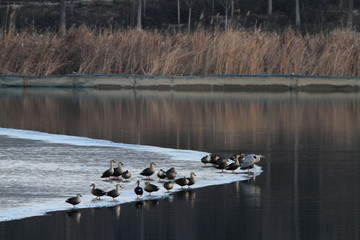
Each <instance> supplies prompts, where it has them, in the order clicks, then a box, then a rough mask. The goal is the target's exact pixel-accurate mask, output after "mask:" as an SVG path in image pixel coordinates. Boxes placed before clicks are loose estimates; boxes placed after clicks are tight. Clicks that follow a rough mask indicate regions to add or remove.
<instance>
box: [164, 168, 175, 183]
mask: <svg viewBox="0 0 360 240" xmlns="http://www.w3.org/2000/svg"><path fill="white" fill-rule="evenodd" d="M176 174H177V171H176V170H175V168H174V167H172V168H170V169H169V170H167V171H166V177H167V179H169V180H173V179H175V178H176Z"/></svg>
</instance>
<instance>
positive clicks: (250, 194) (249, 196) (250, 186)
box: [240, 179, 261, 206]
mask: <svg viewBox="0 0 360 240" xmlns="http://www.w3.org/2000/svg"><path fill="white" fill-rule="evenodd" d="M240 191H241V195H242V196H243V197H244V199H245V200H249V204H250V205H252V206H260V202H261V200H260V196H261V188H260V187H259V186H256V185H255V184H254V182H253V180H250V179H249V180H248V181H243V182H241V183H240Z"/></svg>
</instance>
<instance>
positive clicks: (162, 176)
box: [157, 169, 166, 182]
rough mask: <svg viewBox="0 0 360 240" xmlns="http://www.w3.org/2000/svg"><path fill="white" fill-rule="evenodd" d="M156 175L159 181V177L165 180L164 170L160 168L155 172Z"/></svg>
mask: <svg viewBox="0 0 360 240" xmlns="http://www.w3.org/2000/svg"><path fill="white" fill-rule="evenodd" d="M157 176H158V178H159V182H160V181H161V179H163V180H164V181H165V178H166V172H165V171H164V170H162V169H160V170H159V172H158V173H157Z"/></svg>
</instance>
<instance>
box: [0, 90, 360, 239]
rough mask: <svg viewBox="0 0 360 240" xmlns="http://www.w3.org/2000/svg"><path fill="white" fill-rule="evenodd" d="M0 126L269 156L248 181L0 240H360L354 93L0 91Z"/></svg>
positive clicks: (5, 232)
mask: <svg viewBox="0 0 360 240" xmlns="http://www.w3.org/2000/svg"><path fill="white" fill-rule="evenodd" d="M0 127H3V128H16V129H27V130H36V131H41V132H48V133H58V134H65V135H75V136H84V137H89V138H96V139H108V140H111V141H114V142H122V143H131V144H132V143H134V144H144V145H153V146H161V147H170V148H179V149H192V150H201V151H206V152H212V153H216V154H220V155H223V156H225V157H230V156H231V155H232V154H234V153H236V152H239V151H243V152H246V153H252V152H255V153H261V154H262V155H265V159H263V160H262V161H261V162H260V163H259V165H260V166H262V169H263V171H264V172H263V173H262V174H261V175H260V176H258V177H257V178H256V179H255V180H252V181H245V182H235V183H231V184H225V185H216V186H211V187H206V188H200V189H195V190H191V191H184V192H178V193H176V194H174V195H173V196H171V197H170V198H166V199H162V200H153V201H145V202H143V203H137V204H135V203H128V204H123V205H121V206H118V207H115V208H97V209H81V210H78V211H74V212H56V213H52V214H50V215H48V216H43V217H32V218H26V219H23V220H16V221H8V222H0V239H7V240H8V239H188V240H189V239H326V240H328V239H360V187H359V186H358V184H359V182H360V174H359V170H360V148H359V147H360V94H359V93H321V94H320V93H301V92H299V93H298V92H285V93H262V92H251V93H245V92H175V91H133V90H118V91H112V90H104V91H98V90H88V89H80V90H72V89H55V90H54V89H26V90H25V91H24V90H22V89H0ZM199 161H200V159H199ZM19 177H21V176H19ZM0 207H1V206H0Z"/></svg>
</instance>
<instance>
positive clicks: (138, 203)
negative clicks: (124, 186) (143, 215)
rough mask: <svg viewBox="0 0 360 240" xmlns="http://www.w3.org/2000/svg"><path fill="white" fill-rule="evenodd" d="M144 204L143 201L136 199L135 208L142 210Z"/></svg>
mask: <svg viewBox="0 0 360 240" xmlns="http://www.w3.org/2000/svg"><path fill="white" fill-rule="evenodd" d="M143 206H144V203H143V201H136V202H135V208H136V209H138V210H140V209H142V207H143Z"/></svg>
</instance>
